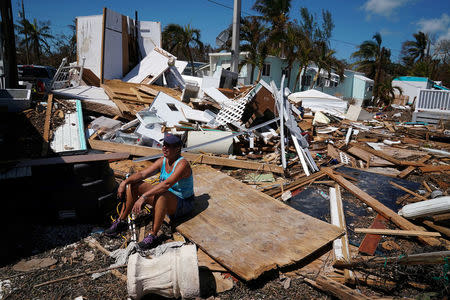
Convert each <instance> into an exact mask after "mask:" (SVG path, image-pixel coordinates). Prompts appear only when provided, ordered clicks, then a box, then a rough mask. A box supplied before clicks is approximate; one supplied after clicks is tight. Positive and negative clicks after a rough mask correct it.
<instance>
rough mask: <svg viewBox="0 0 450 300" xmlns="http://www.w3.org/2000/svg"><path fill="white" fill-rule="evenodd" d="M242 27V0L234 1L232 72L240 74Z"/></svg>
mask: <svg viewBox="0 0 450 300" xmlns="http://www.w3.org/2000/svg"><path fill="white" fill-rule="evenodd" d="M240 26H241V0H234V9H233V36H232V40H231V71H232V72H236V73H238V72H239V30H240Z"/></svg>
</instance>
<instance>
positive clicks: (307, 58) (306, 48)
mask: <svg viewBox="0 0 450 300" xmlns="http://www.w3.org/2000/svg"><path fill="white" fill-rule="evenodd" d="M297 47H298V49H297V59H298V60H299V62H300V65H299V67H298V73H297V78H295V85H294V91H295V89H296V88H297V84H298V83H299V81H300V75H301V74H302V72H303V71H304V70H306V67H308V65H309V64H310V63H311V62H312V60H313V50H314V49H313V42H312V40H311V39H310V38H309V36H308V34H305V32H304V31H303V30H302V31H301V39H300V40H299V41H298V44H297ZM303 87H304V84H303V80H302V84H301V86H300V90H301V91H302V90H303Z"/></svg>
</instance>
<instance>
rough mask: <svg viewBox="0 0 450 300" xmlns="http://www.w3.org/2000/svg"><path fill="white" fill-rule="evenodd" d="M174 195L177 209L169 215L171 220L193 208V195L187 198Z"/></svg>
mask: <svg viewBox="0 0 450 300" xmlns="http://www.w3.org/2000/svg"><path fill="white" fill-rule="evenodd" d="M176 197H177V211H176V212H175V214H174V215H172V216H169V217H170V219H171V220H175V219H178V218H180V217H182V216H184V215H186V214H188V213H190V212H191V211H193V210H194V199H195V196H194V195H192V196H190V197H188V198H180V197H178V196H176Z"/></svg>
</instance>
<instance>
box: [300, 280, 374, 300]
mask: <svg viewBox="0 0 450 300" xmlns="http://www.w3.org/2000/svg"><path fill="white" fill-rule="evenodd" d="M305 281H306V282H308V283H309V284H311V285H312V286H314V287H316V288H318V289H321V290H322V291H324V292H327V293H330V294H332V295H333V296H335V297H337V298H339V299H342V300H347V299H351V300H360V299H371V298H370V297H367V296H366V295H364V294H361V293H358V292H357V291H355V290H354V289H351V288H349V287H348V286H346V285H343V284H342V283H339V282H337V281H334V280H333V279H331V278H328V277H325V276H323V275H318V276H317V278H315V280H311V279H309V278H305Z"/></svg>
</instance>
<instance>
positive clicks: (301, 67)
mask: <svg viewBox="0 0 450 300" xmlns="http://www.w3.org/2000/svg"><path fill="white" fill-rule="evenodd" d="M302 71H303V65H302V64H300V66H299V67H298V74H297V77H296V78H295V85H294V91H295V89H296V88H297V84H298V82H299V81H300V75H301V74H302ZM301 90H302V86H300V91H301Z"/></svg>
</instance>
